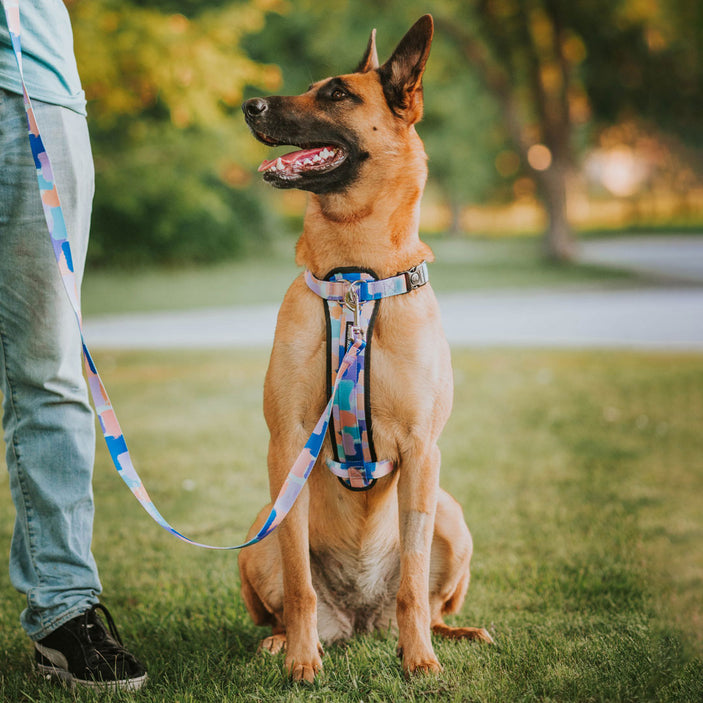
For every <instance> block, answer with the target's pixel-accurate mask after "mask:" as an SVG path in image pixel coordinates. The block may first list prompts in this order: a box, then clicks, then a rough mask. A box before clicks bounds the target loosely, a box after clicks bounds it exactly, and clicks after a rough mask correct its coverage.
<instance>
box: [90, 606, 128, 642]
mask: <svg viewBox="0 0 703 703" xmlns="http://www.w3.org/2000/svg"><path fill="white" fill-rule="evenodd" d="M98 610H99V611H100V612H101V613H102V614H103V615H104V616H105V620H106V621H107V626H108V628H109V632H110V635H111V636H112V639H114V640H115V641H116V643H117V644H118V645H119V646H120V647H123V646H124V645H123V644H122V638H121V637H120V633H119V631H118V630H117V625H116V624H115V621H114V620H113V618H112V615H110V611H109V610H108V609H107V608H106V607H105V606H104V605H103V604H102V603H96V604H95V605H93V606H91V607H90V608H88V610H86V611H85V613H83V622H82V623H81V624H82V630H83V632H85V636H86V638H87V639H88V641H89V642H91V643H93V644H96V643H98V642H102V641H103V640H105V639H106V637H107V632H106V630H105V626H104V625H103V623H102V621H101V620H100V618H98V617H97V611H98Z"/></svg>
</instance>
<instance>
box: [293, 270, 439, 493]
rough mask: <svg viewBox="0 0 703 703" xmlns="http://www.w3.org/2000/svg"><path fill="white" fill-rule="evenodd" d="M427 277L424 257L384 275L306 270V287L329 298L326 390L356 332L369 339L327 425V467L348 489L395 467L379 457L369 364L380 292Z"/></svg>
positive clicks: (363, 486)
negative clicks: (398, 271) (320, 273)
mask: <svg viewBox="0 0 703 703" xmlns="http://www.w3.org/2000/svg"><path fill="white" fill-rule="evenodd" d="M427 280H428V276H427V264H425V263H424V262H423V263H422V264H420V265H419V266H416V267H415V268H413V269H411V270H410V271H407V272H404V273H402V274H399V275H397V276H393V277H391V278H386V279H382V280H377V279H376V278H375V276H374V275H372V274H371V273H369V272H365V271H358V270H355V271H349V270H340V271H335V272H333V273H331V274H329V275H328V276H327V277H326V279H325V280H320V279H318V278H315V276H313V275H312V273H310V272H309V271H306V273H305V281H306V283H307V284H308V287H309V288H310V289H311V290H312V291H313V292H315V293H316V294H317V295H319V296H320V297H321V298H323V300H324V301H325V318H326V322H327V390H328V393H330V391H331V388H332V385H333V380H334V379H335V377H336V375H337V373H338V371H339V367H340V364H341V362H342V359H344V356H345V353H346V350H347V349H348V347H349V344H350V342H351V340H352V339H353V338H354V335H355V334H360V335H361V336H362V337H363V338H364V339H365V341H366V345H365V346H364V347H363V349H361V350H360V352H359V353H358V354H357V355H356V357H355V359H354V361H353V363H352V364H350V365H349V367H348V369H347V371H346V373H345V374H344V376H343V377H342V379H341V380H340V382H339V384H338V388H337V393H336V395H335V396H334V398H333V405H332V418H331V421H330V427H329V431H330V439H331V441H332V450H333V453H334V459H328V460H327V467H328V468H329V470H330V471H331V472H332V473H333V474H334V475H335V476H337V477H338V478H339V480H340V482H341V483H342V485H343V486H345V487H346V488H349V489H350V490H353V491H364V490H368V489H369V488H371V487H372V486H373V485H374V484H375V483H376V480H377V479H379V478H381V477H382V476H387V475H388V474H390V473H391V472H392V471H393V469H394V468H395V466H394V464H393V462H391V461H389V460H388V459H383V460H381V461H378V460H377V458H376V452H375V450H374V445H373V435H372V428H371V409H370V403H369V395H368V389H369V368H370V348H371V340H372V334H373V323H374V320H375V317H376V312H377V305H378V304H379V301H380V300H381V299H382V298H385V297H388V296H392V295H400V294H403V293H407V292H409V291H410V290H414V289H415V288H419V287H420V286H422V285H424V284H425V283H427Z"/></svg>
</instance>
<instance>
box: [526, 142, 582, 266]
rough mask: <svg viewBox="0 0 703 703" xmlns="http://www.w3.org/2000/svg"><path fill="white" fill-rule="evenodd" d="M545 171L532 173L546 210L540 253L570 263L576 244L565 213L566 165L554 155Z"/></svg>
mask: <svg viewBox="0 0 703 703" xmlns="http://www.w3.org/2000/svg"><path fill="white" fill-rule="evenodd" d="M555 157H556V158H555V159H554V161H553V162H552V164H551V165H550V167H549V168H548V169H547V170H546V171H541V172H539V171H538V172H536V178H537V182H538V184H539V188H540V191H541V195H542V200H543V202H544V206H545V209H546V210H547V231H546V233H545V237H544V244H543V245H544V253H545V255H546V256H547V258H549V259H551V260H552V261H558V262H566V261H571V260H572V259H573V258H574V256H575V255H576V243H575V241H574V235H573V232H572V230H571V226H570V225H569V219H568V216H567V211H566V184H567V178H568V172H569V167H568V164H567V163H566V162H565V161H564V160H563V159H560V158H559V157H558V156H557V155H556V154H555Z"/></svg>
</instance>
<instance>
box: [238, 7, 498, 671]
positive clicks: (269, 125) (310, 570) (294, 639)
mask: <svg viewBox="0 0 703 703" xmlns="http://www.w3.org/2000/svg"><path fill="white" fill-rule="evenodd" d="M432 36H433V21H432V17H431V16H430V15H425V16H424V17H422V18H421V19H420V20H418V21H417V22H416V23H415V25H414V26H413V27H412V28H411V29H410V30H409V31H408V32H407V34H406V35H405V36H404V38H403V39H402V40H401V42H400V43H399V44H398V46H397V47H396V49H395V51H394V52H393V54H392V56H391V57H390V59H389V60H388V61H387V62H386V63H384V64H383V65H379V62H378V57H377V52H376V46H375V30H374V31H373V32H372V33H371V37H370V39H369V42H368V45H367V48H366V51H365V54H364V56H363V59H362V61H361V63H360V64H359V66H358V67H357V69H356V70H355V71H354V72H353V73H349V74H345V75H340V76H335V77H332V78H327V79H324V80H321V81H318V82H316V83H313V84H312V85H311V86H310V87H309V89H308V90H307V91H306V92H304V93H303V94H301V95H297V96H273V97H268V98H253V99H251V100H248V101H246V102H245V103H244V104H243V106H242V108H243V111H244V115H245V119H246V122H247V124H248V126H249V128H250V129H251V131H252V132H253V134H254V136H255V137H256V138H257V139H259V140H260V141H262V142H264V143H265V144H267V145H270V146H280V145H288V146H295V147H297V148H298V149H299V150H298V151H295V152H294V153H292V154H289V155H286V156H283V157H279V158H278V159H273V160H270V161H265V162H264V163H263V164H262V165H261V166H260V167H259V170H260V171H262V172H263V178H264V180H265V181H267V182H268V183H270V184H271V185H273V186H275V187H277V188H298V189H301V190H305V191H308V192H309V196H308V205H307V209H306V213H305V219H304V226H303V232H302V235H301V236H300V238H299V240H298V243H297V246H296V263H297V264H299V265H300V266H302V267H305V269H306V270H307V271H308V272H310V274H312V277H314V278H316V279H318V280H325V278H326V277H327V276H328V274H329V272H331V271H365V272H368V271H371V272H373V274H374V277H375V278H378V279H386V278H391V277H394V276H395V277H397V274H398V273H399V272H408V271H414V270H415V268H416V267H417V266H418V265H419V264H421V262H423V261H431V260H432V252H431V250H430V249H429V247H428V246H427V245H426V244H424V243H423V242H421V241H420V239H419V236H418V229H419V207H420V198H421V195H422V192H423V189H424V185H425V180H426V178H427V157H426V155H425V151H424V148H423V145H422V142H421V140H420V138H419V136H418V134H417V132H416V130H415V124H416V123H417V122H418V121H419V120H420V118H421V117H422V112H423V91H422V76H423V72H424V69H425V64H426V62H427V58H428V55H429V52H430V45H431V42H432ZM350 287H352V286H350ZM347 302H348V301H347ZM323 309H324V301H323V304H322V305H321V301H320V298H319V296H318V295H316V293H315V292H313V290H311V288H310V287H309V285H308V283H306V277H305V276H304V275H301V276H299V277H298V278H297V279H296V280H295V281H294V282H293V283H292V285H291V286H290V288H289V290H288V291H287V293H286V295H285V297H284V299H283V302H282V305H281V308H280V311H279V315H278V321H277V325H276V331H275V337H274V343H273V350H272V353H271V358H270V362H269V367H268V371H267V374H266V380H265V384H264V415H265V418H266V422H267V425H268V428H269V431H270V443H269V450H268V471H269V483H270V490H271V495H272V498H275V496H276V495H277V494H278V493H279V490H280V489H281V486H282V485H283V483H284V481H285V480H286V477H287V475H288V471H289V469H290V467H291V465H292V464H293V462H294V461H295V459H296V456H297V455H298V452H299V451H300V449H301V448H302V447H303V446H304V445H305V442H306V439H307V438H308V436H309V435H310V433H311V431H313V428H314V427H315V425H316V422H317V419H318V417H319V415H320V413H321V412H322V410H323V408H324V407H325V405H326V403H327V401H328V399H329V393H330V387H329V386H330V382H329V376H328V375H327V373H328V367H327V352H328V350H327V347H328V340H327V333H328V331H327V328H326V324H325V314H324V312H323ZM372 339H373V345H372V352H371V356H370V360H371V363H370V366H369V368H367V372H368V378H367V379H366V383H367V388H368V391H369V397H368V398H367V400H366V402H367V403H368V406H369V409H370V414H371V418H372V421H373V441H374V448H375V453H376V454H377V455H378V456H379V457H383V458H384V459H385V460H388V461H389V462H391V464H392V466H393V470H392V472H390V473H388V474H387V475H384V476H381V477H380V478H378V479H377V480H374V481H373V482H372V487H370V488H369V489H368V490H364V491H356V490H348V486H346V485H341V481H340V480H339V479H338V477H337V476H335V475H333V473H331V472H330V471H328V470H327V468H326V466H325V461H326V460H332V455H333V453H334V452H333V446H332V445H333V442H332V441H331V440H330V439H327V440H326V441H325V445H324V446H323V449H322V454H321V456H320V459H319V460H318V462H317V464H316V466H315V469H314V470H313V471H312V473H311V474H310V476H309V479H308V482H307V485H306V486H305V487H304V488H303V490H302V491H301V493H300V495H299V497H298V499H297V501H296V502H295V504H294V505H293V507H292V508H291V509H290V512H289V513H288V515H287V517H286V518H285V519H284V520H283V521H282V523H281V524H280V527H279V528H278V531H277V533H276V536H274V537H273V538H271V539H266V540H263V541H261V542H259V543H258V544H255V545H254V546H251V547H248V548H247V549H244V550H242V552H240V556H239V568H240V575H241V588H242V597H243V599H244V602H245V604H246V607H247V609H248V611H249V613H250V614H251V617H252V618H253V620H254V622H255V623H256V624H257V625H269V626H271V628H272V630H271V635H270V636H269V637H267V638H266V639H264V640H263V642H262V643H261V648H262V649H264V650H266V651H268V652H271V653H277V652H279V651H281V650H285V653H286V659H285V666H286V669H287V671H288V672H289V673H290V675H291V676H292V678H293V679H294V680H296V681H301V680H302V681H313V680H314V678H315V675H316V674H317V673H318V672H319V671H320V670H321V668H322V661H321V656H322V647H321V644H320V642H321V641H324V642H336V641H340V640H345V639H348V638H349V637H350V636H352V635H353V634H354V633H355V632H370V631H373V630H375V629H386V630H387V629H388V628H392V629H393V630H396V629H397V633H398V653H399V655H400V656H401V658H402V667H403V670H404V671H405V672H406V673H408V674H410V673H413V672H438V671H440V670H441V667H440V664H439V662H438V660H437V657H436V656H435V653H434V650H433V647H432V640H431V633H435V634H439V635H442V636H444V637H451V638H465V639H470V640H480V641H484V642H491V641H492V639H491V637H490V635H489V634H488V632H487V631H486V630H485V629H483V628H474V627H450V626H448V625H446V624H445V623H444V621H443V615H445V614H447V613H454V612H456V611H457V610H458V609H459V608H460V607H461V605H462V603H463V601H464V597H465V594H466V591H467V588H468V585H469V564H470V560H471V554H472V540H471V534H470V532H469V530H468V528H467V526H466V523H465V521H464V517H463V513H462V510H461V507H460V506H459V504H458V503H457V502H456V501H455V500H454V499H453V498H452V497H451V496H450V495H449V494H448V493H446V492H445V491H444V490H442V489H440V488H439V469H440V452H439V449H438V447H437V440H438V438H439V436H440V433H441V431H442V428H443V426H444V424H445V423H446V421H447V418H448V417H449V414H450V410H451V406H452V388H453V386H452V369H451V363H450V354H449V347H448V344H447V342H446V339H445V336H444V333H443V330H442V326H441V322H440V315H439V310H438V305H437V301H436V299H435V296H434V293H433V292H432V289H431V286H430V285H429V283H427V284H424V285H420V286H418V287H417V288H414V289H412V290H410V291H409V292H407V293H406V294H402V295H395V296H393V297H388V298H385V299H383V300H380V301H379V303H378V306H377V310H376V312H375V318H374V321H373V330H372ZM270 509H271V506H270V505H269V506H267V507H266V508H264V509H263V510H262V511H261V513H260V514H259V515H258V517H257V519H256V521H255V522H254V524H253V526H252V528H251V530H250V531H249V537H251V536H252V535H254V534H256V533H257V531H258V530H259V529H260V528H261V527H262V525H263V524H264V521H265V520H266V519H267V516H268V515H269V511H270Z"/></svg>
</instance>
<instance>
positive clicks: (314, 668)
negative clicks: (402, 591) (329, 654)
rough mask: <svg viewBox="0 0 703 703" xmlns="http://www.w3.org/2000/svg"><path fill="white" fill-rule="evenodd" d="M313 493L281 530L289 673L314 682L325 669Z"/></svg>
mask: <svg viewBox="0 0 703 703" xmlns="http://www.w3.org/2000/svg"><path fill="white" fill-rule="evenodd" d="M309 502H310V501H309V493H308V487H307V486H306V487H305V488H304V489H303V490H302V492H301V494H300V495H299V496H298V499H297V500H296V502H295V504H294V505H293V507H292V508H291V510H290V512H289V513H288V515H287V516H286V519H285V520H284V521H283V522H282V523H281V525H280V526H279V528H278V541H279V544H280V547H281V563H282V570H283V622H284V625H285V629H286V669H287V671H288V672H289V673H290V675H291V677H292V678H293V680H294V681H310V682H311V681H313V680H314V678H315V674H317V672H319V671H320V670H321V669H322V660H321V655H322V647H321V646H320V642H319V638H318V634H317V596H316V595H315V591H314V589H313V586H312V577H311V575H310V546H309V535H308V506H309Z"/></svg>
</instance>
